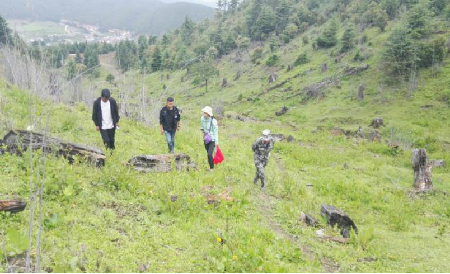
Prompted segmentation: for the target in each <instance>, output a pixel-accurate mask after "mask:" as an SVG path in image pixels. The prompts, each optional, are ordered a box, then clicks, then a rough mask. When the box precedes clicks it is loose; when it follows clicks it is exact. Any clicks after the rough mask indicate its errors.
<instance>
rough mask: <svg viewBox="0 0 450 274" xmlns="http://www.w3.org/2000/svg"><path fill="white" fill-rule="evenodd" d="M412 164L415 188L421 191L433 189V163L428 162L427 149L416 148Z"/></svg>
mask: <svg viewBox="0 0 450 274" xmlns="http://www.w3.org/2000/svg"><path fill="white" fill-rule="evenodd" d="M411 164H412V167H413V170H414V188H415V189H416V190H419V191H429V190H432V189H433V182H432V165H431V164H430V163H429V162H428V155H427V151H426V150H425V149H423V148H422V149H418V148H416V149H414V150H413V152H412V159H411Z"/></svg>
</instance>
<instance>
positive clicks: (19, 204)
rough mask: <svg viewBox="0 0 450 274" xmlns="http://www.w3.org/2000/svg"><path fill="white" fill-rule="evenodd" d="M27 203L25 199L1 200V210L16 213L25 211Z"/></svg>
mask: <svg viewBox="0 0 450 274" xmlns="http://www.w3.org/2000/svg"><path fill="white" fill-rule="evenodd" d="M26 206H27V203H25V202H23V201H18V200H15V201H14V200H13V201H0V211H7V212H11V214H15V213H17V212H20V211H23V210H24V209H25V207H26Z"/></svg>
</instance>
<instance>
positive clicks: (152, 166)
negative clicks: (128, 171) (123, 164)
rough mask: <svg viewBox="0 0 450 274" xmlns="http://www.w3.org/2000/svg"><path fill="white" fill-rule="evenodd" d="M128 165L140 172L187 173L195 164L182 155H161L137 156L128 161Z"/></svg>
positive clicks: (188, 157) (189, 158) (187, 156)
mask: <svg viewBox="0 0 450 274" xmlns="http://www.w3.org/2000/svg"><path fill="white" fill-rule="evenodd" d="M129 164H130V165H131V166H133V167H134V169H135V170H137V171H141V172H145V173H148V172H170V171H172V169H173V168H175V170H176V171H189V170H190V169H191V168H193V169H195V164H194V163H192V162H191V157H190V156H189V155H186V154H184V153H179V154H162V155H138V156H136V157H134V158H132V159H130V161H129Z"/></svg>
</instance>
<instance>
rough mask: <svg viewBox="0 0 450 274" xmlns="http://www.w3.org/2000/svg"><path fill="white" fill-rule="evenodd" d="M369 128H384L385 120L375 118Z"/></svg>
mask: <svg viewBox="0 0 450 274" xmlns="http://www.w3.org/2000/svg"><path fill="white" fill-rule="evenodd" d="M369 126H370V127H373V128H380V127H382V126H384V121H383V118H375V119H373V120H372V123H371V124H370V125H369Z"/></svg>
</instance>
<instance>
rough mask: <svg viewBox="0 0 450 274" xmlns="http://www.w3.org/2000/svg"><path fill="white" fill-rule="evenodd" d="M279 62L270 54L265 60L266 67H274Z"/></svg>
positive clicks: (277, 58)
mask: <svg viewBox="0 0 450 274" xmlns="http://www.w3.org/2000/svg"><path fill="white" fill-rule="evenodd" d="M279 61H280V57H279V56H278V55H276V54H272V55H270V56H269V58H267V60H266V65H267V66H269V67H273V66H275V65H276V64H277V63H278V62H279Z"/></svg>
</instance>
